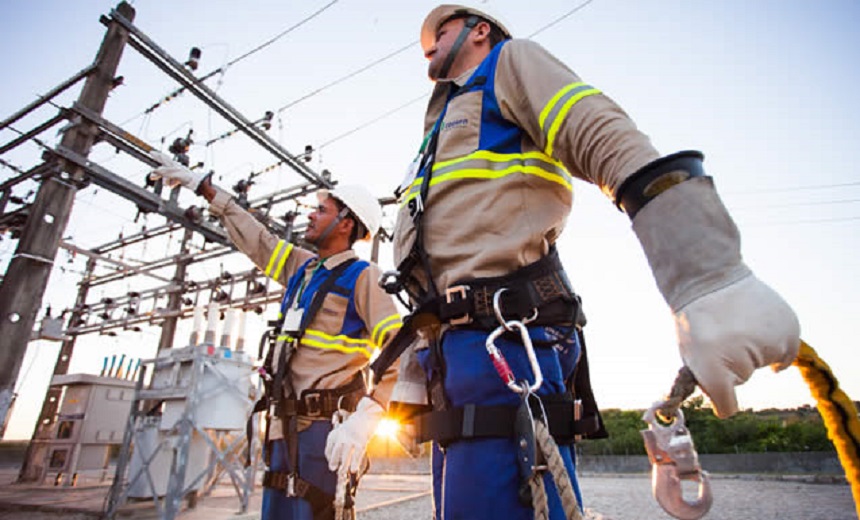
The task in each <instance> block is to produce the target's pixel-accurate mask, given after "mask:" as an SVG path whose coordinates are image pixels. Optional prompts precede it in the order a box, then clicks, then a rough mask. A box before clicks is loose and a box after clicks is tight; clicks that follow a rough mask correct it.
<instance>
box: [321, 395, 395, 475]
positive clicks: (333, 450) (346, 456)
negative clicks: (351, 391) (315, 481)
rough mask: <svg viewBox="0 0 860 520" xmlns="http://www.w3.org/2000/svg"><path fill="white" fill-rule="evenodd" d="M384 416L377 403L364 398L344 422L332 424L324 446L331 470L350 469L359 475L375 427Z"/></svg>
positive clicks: (383, 411)
mask: <svg viewBox="0 0 860 520" xmlns="http://www.w3.org/2000/svg"><path fill="white" fill-rule="evenodd" d="M383 415H385V410H383V409H382V406H380V405H379V403H377V402H376V401H374V400H373V399H371V398H369V397H363V398H362V399H361V401H359V402H358V406H357V407H356V408H355V412H353V413H352V414H351V415H350V416H349V417H348V418H347V419H346V420H345V421H343V422H342V423H340V424H338V425H335V427H334V429H333V430H332V431H331V433H329V434H328V439H326V443H325V457H326V459H328V467H329V469H330V470H332V471H337V470H338V468H349V471H350V472H352V473H358V472H359V470H360V469H361V466H362V463H361V462H362V459H364V454H365V451H366V450H367V443H368V442H370V438H371V437H372V436H373V433H374V432H375V431H376V426H377V425H378V424H379V421H380V420H382V416H383Z"/></svg>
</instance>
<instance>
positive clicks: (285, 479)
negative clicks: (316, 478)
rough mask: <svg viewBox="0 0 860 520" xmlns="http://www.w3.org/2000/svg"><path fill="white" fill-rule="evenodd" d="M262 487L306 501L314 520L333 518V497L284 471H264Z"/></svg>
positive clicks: (293, 474)
mask: <svg viewBox="0 0 860 520" xmlns="http://www.w3.org/2000/svg"><path fill="white" fill-rule="evenodd" d="M263 487H266V488H269V489H274V490H276V491H281V492H283V493H284V494H285V495H286V496H288V497H297V498H301V499H304V500H306V501H307V502H308V503H309V504H310V505H311V510H312V512H313V517H314V520H328V519H333V518H334V495H332V494H329V493H326V492H325V491H323V490H322V489H320V488H319V487H317V486H315V485H313V484H311V483H310V482H308V481H307V480H305V479H303V478H301V477H299V476H298V475H296V474H295V473H289V472H286V471H266V472H265V473H263Z"/></svg>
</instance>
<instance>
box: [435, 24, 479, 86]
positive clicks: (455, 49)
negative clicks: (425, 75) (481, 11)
mask: <svg viewBox="0 0 860 520" xmlns="http://www.w3.org/2000/svg"><path fill="white" fill-rule="evenodd" d="M480 20H481V19H480V18H478V17H477V16H475V15H472V16H470V17H468V18H466V23H465V24H464V25H463V30H461V31H460V35H459V36H457V40H456V41H455V42H454V45H453V46H451V51H450V52H448V57H446V58H445V63H443V64H442V69H441V70H439V78H440V79H446V78H447V77H448V70H449V69H450V68H451V65H453V64H454V59H455V58H456V57H457V54H458V53H459V52H460V47H462V46H463V42H465V41H466V36H468V35H469V33H470V32H472V29H474V28H475V26H476V25H478V22H479V21H480Z"/></svg>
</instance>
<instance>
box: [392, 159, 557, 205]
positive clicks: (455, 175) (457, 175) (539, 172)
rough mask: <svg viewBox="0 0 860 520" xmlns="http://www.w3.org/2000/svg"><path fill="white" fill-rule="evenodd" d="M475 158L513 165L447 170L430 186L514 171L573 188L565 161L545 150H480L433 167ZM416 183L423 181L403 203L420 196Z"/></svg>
mask: <svg viewBox="0 0 860 520" xmlns="http://www.w3.org/2000/svg"><path fill="white" fill-rule="evenodd" d="M472 160H483V161H486V162H491V163H497V164H504V163H512V164H511V165H510V166H508V167H507V168H504V169H500V170H492V169H489V168H462V169H458V170H454V171H451V172H448V173H443V174H442V175H436V176H434V177H433V178H432V179H430V186H435V185H436V184H439V183H440V182H445V181H450V180H454V179H466V178H472V179H498V178H501V177H505V176H507V175H510V174H512V173H525V174H527V175H535V176H537V177H540V178H542V179H545V180H548V181H551V182H555V183H557V184H560V185H562V186H564V187H565V188H567V189H568V190H573V184H572V183H571V181H570V180H568V176H569V175H568V174H567V170H565V168H564V165H563V164H561V163H560V162H559V161H557V160H555V159H553V158H551V157H548V156H547V155H546V154H544V153H543V152H526V153H521V154H501V153H496V152H490V151H488V150H478V151H477V152H474V153H472V154H469V155H467V156H464V157H458V158H456V159H451V160H448V161H444V162H441V163H439V164H437V165H435V166H434V167H433V171H434V172H436V171H437V170H442V169H450V167H451V166H453V165H456V164H459V163H464V162H467V161H472ZM526 160H536V161H541V162H544V163H547V164H549V165H552V166H555V167H556V168H558V169H559V172H558V173H554V172H551V171H548V170H547V169H545V168H541V167H540V166H536V165H529V164H523V163H524V161H526ZM416 184H420V179H419V180H418V181H416V182H415V183H413V187H412V188H410V192H409V193H408V194H407V195H406V196H405V197H404V198H403V202H401V206H403V205H404V204H406V203H408V202H409V201H410V200H412V199H414V198H415V197H417V196H418V193H419V192H420V186H418V187H417V188H416V187H415V186H416Z"/></svg>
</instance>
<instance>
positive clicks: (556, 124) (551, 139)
mask: <svg viewBox="0 0 860 520" xmlns="http://www.w3.org/2000/svg"><path fill="white" fill-rule="evenodd" d="M594 94H600V90H598V89H596V88H590V89H588V90H583V91H582V92H579V93H577V94H576V95H574V96H571V97H570V99H568V100H567V102H566V103H565V104H564V105H563V106H562V107H561V110H559V111H558V114H557V115H556V116H555V120H553V122H552V126H551V127H550V129H549V133H548V134H547V137H546V150H545V151H546V154H547V155H552V152H553V146H554V145H553V143H555V135H556V134H557V133H558V129H559V128H561V123H562V121H564V118H565V117H567V113H568V112H570V109H571V107H573V105H575V104H576V103H577V102H578V101H579V100H580V99H582V98H584V97H588V96H593V95H594Z"/></svg>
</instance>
